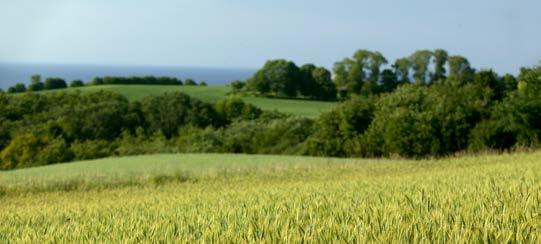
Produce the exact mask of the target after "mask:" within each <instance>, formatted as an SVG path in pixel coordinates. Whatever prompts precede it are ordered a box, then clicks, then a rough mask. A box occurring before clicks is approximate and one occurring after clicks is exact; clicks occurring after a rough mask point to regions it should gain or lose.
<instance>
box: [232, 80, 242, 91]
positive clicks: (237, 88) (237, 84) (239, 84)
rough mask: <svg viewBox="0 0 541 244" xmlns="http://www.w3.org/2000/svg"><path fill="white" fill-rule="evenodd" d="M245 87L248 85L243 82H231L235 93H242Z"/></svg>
mask: <svg viewBox="0 0 541 244" xmlns="http://www.w3.org/2000/svg"><path fill="white" fill-rule="evenodd" d="M245 85H246V83H244V82H242V81H240V80H235V81H232V82H231V88H233V91H234V92H239V91H241V90H242V89H243V88H244V86H245Z"/></svg>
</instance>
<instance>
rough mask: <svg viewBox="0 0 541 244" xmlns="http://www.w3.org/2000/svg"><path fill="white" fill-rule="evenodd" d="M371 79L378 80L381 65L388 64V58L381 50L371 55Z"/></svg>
mask: <svg viewBox="0 0 541 244" xmlns="http://www.w3.org/2000/svg"><path fill="white" fill-rule="evenodd" d="M369 63H370V79H369V80H370V81H372V82H378V81H379V75H380V69H381V66H382V65H384V64H387V59H386V58H385V57H384V56H383V54H381V53H380V52H373V53H371V55H370V62H369Z"/></svg>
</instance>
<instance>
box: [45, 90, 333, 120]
mask: <svg viewBox="0 0 541 244" xmlns="http://www.w3.org/2000/svg"><path fill="white" fill-rule="evenodd" d="M74 90H81V91H83V92H89V91H97V90H106V91H113V92H116V93H119V94H122V95H124V96H126V97H127V98H128V99H129V100H132V101H134V100H140V99H142V98H143V97H146V96H156V95H161V94H163V93H165V92H172V91H180V92H184V93H186V94H188V95H190V96H192V97H196V98H198V99H201V100H203V101H206V102H216V101H218V100H220V99H224V98H225V97H226V96H227V93H228V92H229V90H230V88H229V87H227V86H206V87H204V86H163V85H103V86H86V87H82V88H68V89H65V90H59V91H74ZM45 92H56V91H45ZM243 99H244V100H245V101H246V102H248V103H251V104H253V105H255V106H257V107H259V108H261V109H264V110H277V111H280V112H283V113H288V114H294V115H300V116H306V117H317V116H318V115H319V114H321V113H322V112H325V111H330V110H331V109H332V108H333V107H334V106H335V105H336V103H335V102H323V101H308V100H293V99H274V98H265V97H250V96H247V97H244V98H243Z"/></svg>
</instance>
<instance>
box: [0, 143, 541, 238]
mask: <svg viewBox="0 0 541 244" xmlns="http://www.w3.org/2000/svg"><path fill="white" fill-rule="evenodd" d="M540 158H541V152H540V151H537V152H519V153H513V154H499V155H496V154H486V155H476V156H468V155H463V156H457V157H449V158H443V159H425V160H405V159H335V158H317V157H298V156H262V155H232V154H176V155H151V156H135V157H123V158H107V159H100V160H93V161H83V162H75V163H66V164H57V165H51V166H45V167H38V168H28V169H20V170H13V171H5V172H0V186H1V189H2V190H1V193H0V195H2V196H1V197H0V202H1V205H2V207H1V208H0V219H2V221H1V222H0V242H15V243H17V242H19V243H41V242H101V243H110V242H126V243H139V242H194V241H206V242H219V243H232V242H235V243H237V242H242V243H245V242H273V243H275V242H350V243H351V242H354V243H363V242H379V243H395V242H407V243H411V242H415V243H417V242H421V243H434V242H436V243H445V242H452V243H456V242H461V243H462V242H505V243H507V242H511V243H524V242H526V243H539V242H540V241H541V163H540V160H539V159H540Z"/></svg>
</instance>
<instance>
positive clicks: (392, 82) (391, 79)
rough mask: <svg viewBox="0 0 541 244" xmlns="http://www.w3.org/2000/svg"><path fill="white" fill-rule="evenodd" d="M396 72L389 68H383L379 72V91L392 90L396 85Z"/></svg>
mask: <svg viewBox="0 0 541 244" xmlns="http://www.w3.org/2000/svg"><path fill="white" fill-rule="evenodd" d="M398 84H399V83H398V80H397V78H396V74H395V73H394V72H393V70H391V69H384V70H383V71H382V72H381V91H382V92H392V91H394V90H395V89H396V88H397V87H398Z"/></svg>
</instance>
